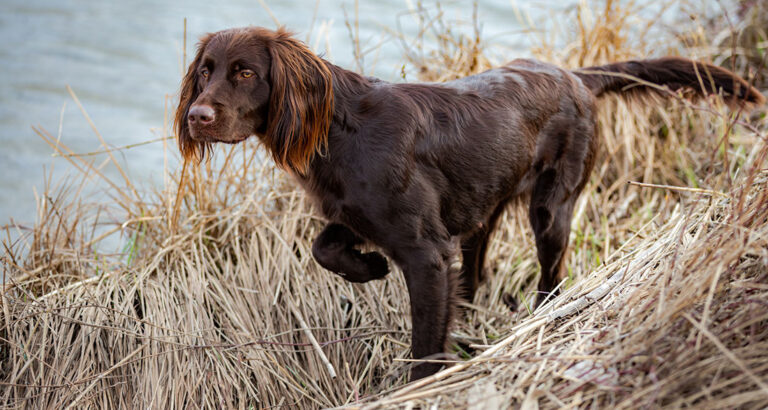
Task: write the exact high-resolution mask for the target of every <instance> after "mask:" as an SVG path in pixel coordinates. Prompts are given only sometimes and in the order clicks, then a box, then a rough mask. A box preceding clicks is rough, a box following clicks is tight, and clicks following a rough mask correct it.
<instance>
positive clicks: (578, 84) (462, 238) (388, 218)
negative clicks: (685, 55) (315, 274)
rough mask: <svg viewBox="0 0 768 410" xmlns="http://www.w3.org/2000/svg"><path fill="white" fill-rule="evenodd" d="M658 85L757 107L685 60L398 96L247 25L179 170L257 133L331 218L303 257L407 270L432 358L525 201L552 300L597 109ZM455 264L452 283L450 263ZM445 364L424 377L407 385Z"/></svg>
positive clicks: (485, 78) (381, 272)
mask: <svg viewBox="0 0 768 410" xmlns="http://www.w3.org/2000/svg"><path fill="white" fill-rule="evenodd" d="M634 78H636V79H639V80H641V81H640V82H638V81H636V80H635V79H634ZM652 84H659V85H666V86H668V87H669V88H670V89H672V90H686V91H689V92H690V93H692V94H694V95H704V94H711V93H718V92H719V93H722V94H723V95H724V96H725V97H726V98H728V99H729V100H730V101H731V102H734V103H738V102H748V103H762V102H763V101H764V98H763V96H762V95H761V94H760V93H759V92H758V91H757V90H755V89H754V88H752V87H750V86H749V84H747V83H746V82H745V81H744V80H742V79H741V78H739V77H737V76H736V75H734V74H732V73H731V72H729V71H727V70H725V69H723V68H720V67H715V66H712V65H708V64H704V63H699V62H694V61H691V60H686V59H682V58H661V59H656V60H643V61H629V62H623V63H617V64H610V65H606V66H600V67H592V68H589V69H584V70H576V71H568V70H563V69H560V68H557V67H554V66H551V65H548V64H544V63H540V62H537V61H533V60H515V61H512V62H511V63H509V64H507V65H505V66H503V67H499V68H496V69H493V70H489V71H486V72H484V73H481V74H477V75H473V76H470V77H466V78H463V79H459V80H455V81H451V82H447V83H443V84H392V83H387V82H384V81H380V80H377V79H374V78H366V77H362V76H360V75H358V74H355V73H353V72H350V71H346V70H344V69H342V68H340V67H337V66H335V65H333V64H331V63H329V62H327V61H325V60H323V59H321V58H319V57H318V56H316V55H315V54H314V53H312V52H311V51H310V50H309V49H308V48H307V46H305V45H304V44H302V43H301V42H300V41H298V40H296V39H294V38H293V37H291V34H290V33H288V32H286V31H284V30H282V29H280V30H278V31H271V30H267V29H264V28H257V27H249V28H239V29H231V30H225V31H220V32H218V33H213V34H208V35H206V36H205V37H203V38H202V40H201V42H200V44H199V47H198V50H197V55H196V56H195V59H194V61H193V62H192V63H191V64H190V66H189V71H188V72H187V74H186V75H185V77H184V79H183V82H182V86H181V98H180V102H179V107H178V111H177V113H176V122H175V127H176V132H177V135H178V138H179V146H180V148H181V151H182V153H183V155H184V156H185V157H186V158H187V159H201V158H203V157H204V156H205V154H206V152H207V151H209V150H210V148H211V144H212V143H214V142H226V143H237V142H240V141H243V140H245V139H246V138H248V137H249V136H251V135H256V136H257V137H258V138H259V139H260V140H261V141H262V142H263V143H264V145H266V147H267V149H268V150H269V151H270V152H271V154H272V156H273V158H274V160H275V161H276V162H277V164H278V165H279V166H281V167H282V168H284V169H286V170H289V171H291V172H292V173H293V174H295V175H296V176H297V178H298V179H299V180H300V182H301V183H302V185H303V186H304V188H305V189H306V190H307V191H308V192H309V193H310V194H311V195H312V196H313V197H314V198H315V199H316V201H317V204H318V206H319V207H320V209H321V210H322V212H323V214H324V215H325V216H326V217H327V218H328V219H329V220H330V221H331V223H330V224H329V225H328V226H327V227H326V228H325V229H324V230H323V232H322V233H320V235H319V236H318V238H317V239H316V241H315V243H314V245H313V249H312V251H313V255H314V257H315V259H316V260H317V262H318V263H319V264H320V265H321V266H323V267H325V268H327V269H328V270H331V271H333V272H335V273H338V274H340V275H341V276H343V277H344V278H345V279H347V280H350V281H354V282H366V281H369V280H372V279H380V278H383V277H384V276H385V275H386V274H387V273H388V271H389V269H388V265H387V261H386V259H385V258H384V257H383V256H382V255H380V254H379V253H376V252H371V253H361V252H360V251H359V250H357V249H356V248H355V247H356V245H358V244H360V243H362V242H363V241H370V242H372V243H374V244H376V245H378V246H379V247H380V248H381V249H383V251H384V252H385V253H386V254H387V256H389V258H391V259H392V260H393V261H394V262H395V263H397V264H398V266H400V267H401V268H402V270H403V273H404V274H405V279H406V283H407V285H408V292H409V296H410V300H411V317H412V324H413V333H412V350H413V356H414V357H415V358H427V357H429V356H432V355H436V354H440V353H442V352H443V351H444V346H445V343H446V339H447V335H448V328H449V325H450V322H451V312H452V309H453V299H454V295H455V294H456V292H457V289H456V288H457V287H459V286H462V287H463V290H464V292H465V295H466V297H468V298H470V299H471V298H472V296H473V295H474V293H475V290H476V289H477V286H478V284H479V283H480V281H481V280H482V268H483V260H484V257H485V251H486V247H487V245H488V237H489V235H490V233H491V231H492V230H493V228H494V226H495V224H496V221H497V219H498V217H499V215H500V214H501V212H502V210H503V209H504V206H505V204H507V203H508V202H509V201H510V200H511V199H513V198H515V197H519V196H524V197H528V198H530V222H531V226H532V227H533V231H534V233H535V235H536V247H537V251H538V258H539V262H540V264H541V280H540V283H539V290H540V291H541V292H543V293H548V292H551V291H552V290H553V289H554V287H555V285H556V283H557V279H558V275H559V273H560V271H561V270H562V268H563V260H564V253H565V250H566V248H567V244H568V234H569V230H570V225H571V217H572V211H573V206H574V203H575V202H576V198H577V197H578V195H579V193H580V192H581V190H582V188H583V187H584V185H585V184H586V182H587V178H588V176H589V173H590V171H591V169H592V166H593V164H594V162H595V153H596V151H597V145H598V138H597V137H596V135H595V121H596V119H595V111H596V110H595V104H596V100H597V99H598V98H599V97H601V96H603V95H605V94H606V93H610V92H613V93H620V94H625V93H632V94H635V95H639V96H642V95H647V94H648V93H653V92H658V91H659V90H658V89H657V88H654V87H652V86H651V85H652ZM318 152H323V153H324V154H323V155H316V154H317V153H318ZM459 245H460V248H459ZM459 252H461V254H462V257H463V267H462V271H461V278H460V283H456V282H457V280H456V278H454V277H453V275H451V274H450V273H449V271H450V269H449V264H450V261H451V259H452V258H453V257H455V256H457V255H458V253H459ZM439 366H440V365H439V364H434V363H424V364H421V365H418V366H416V367H415V368H414V369H413V372H412V378H413V379H416V378H420V377H424V376H426V375H429V374H431V373H434V372H435V371H437V370H438V369H439Z"/></svg>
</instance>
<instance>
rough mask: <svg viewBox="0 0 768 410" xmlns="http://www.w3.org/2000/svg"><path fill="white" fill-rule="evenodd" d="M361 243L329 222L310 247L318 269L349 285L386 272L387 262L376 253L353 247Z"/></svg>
mask: <svg viewBox="0 0 768 410" xmlns="http://www.w3.org/2000/svg"><path fill="white" fill-rule="evenodd" d="M361 243H363V240H362V239H361V238H360V237H358V236H357V235H355V233H354V232H352V231H351V230H350V229H349V228H347V227H346V226H344V225H341V224H336V223H332V224H329V225H328V226H326V227H325V229H323V231H322V232H320V235H318V236H317V238H316V239H315V242H314V243H313V244H312V256H314V257H315V260H316V261H317V262H318V263H319V264H320V266H322V267H324V268H325V269H328V270H329V271H331V272H333V273H336V274H338V275H339V276H341V277H343V278H344V279H346V280H348V281H350V282H357V283H364V282H368V281H370V280H374V279H381V278H383V277H385V276H387V273H389V266H388V264H387V260H386V259H385V258H384V257H383V256H381V254H379V253H378V252H369V253H362V252H360V251H359V250H357V249H355V245H359V244H361Z"/></svg>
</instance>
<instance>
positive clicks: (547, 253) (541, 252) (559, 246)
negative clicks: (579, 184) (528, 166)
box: [529, 169, 578, 304]
mask: <svg viewBox="0 0 768 410" xmlns="http://www.w3.org/2000/svg"><path fill="white" fill-rule="evenodd" d="M561 189H562V187H561V186H559V185H558V184H557V178H556V177H555V170H554V169H550V170H547V171H544V172H543V173H542V174H541V175H540V176H539V178H538V179H537V181H536V185H535V186H534V188H533V193H532V195H531V204H530V209H529V218H530V221H531V228H533V232H534V234H535V235H536V251H537V254H538V258H539V264H540V265H541V278H540V279H539V287H538V290H539V294H538V296H537V298H536V303H537V304H540V303H541V302H542V301H543V300H544V299H545V298H546V297H547V296H548V295H549V294H550V293H552V291H553V290H554V289H555V287H556V286H557V283H558V281H559V280H560V279H561V275H562V273H563V271H564V265H565V256H566V251H567V248H568V236H569V234H570V232H571V218H572V215H573V207H574V203H575V201H576V198H578V192H573V193H571V195H570V196H569V197H568V198H567V199H565V200H563V199H562V198H563V196H564V195H563V193H562V192H557V190H561Z"/></svg>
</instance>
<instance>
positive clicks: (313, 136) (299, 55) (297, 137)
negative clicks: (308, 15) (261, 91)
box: [265, 28, 333, 175]
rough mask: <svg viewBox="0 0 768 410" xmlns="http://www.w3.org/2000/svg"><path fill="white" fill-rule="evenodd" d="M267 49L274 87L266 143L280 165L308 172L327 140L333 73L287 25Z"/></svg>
mask: <svg viewBox="0 0 768 410" xmlns="http://www.w3.org/2000/svg"><path fill="white" fill-rule="evenodd" d="M268 48H269V53H270V57H271V59H272V67H271V68H270V77H271V82H272V91H271V95H270V99H269V117H268V120H267V131H266V135H265V143H266V145H267V147H268V148H269V150H270V151H271V152H272V156H273V157H274V159H275V162H276V163H277V164H278V165H279V166H281V167H283V168H286V169H289V170H292V171H294V172H298V173H299V174H301V175H303V174H305V173H306V170H307V167H308V166H309V163H310V161H311V160H312V157H313V156H314V155H315V153H316V152H318V151H319V150H321V149H322V148H323V147H324V145H325V144H326V143H327V139H328V129H329V127H330V125H331V120H332V118H333V80H332V76H331V71H330V69H329V68H328V67H327V66H326V65H325V63H324V62H323V60H321V59H320V58H319V57H317V56H316V55H315V54H314V53H313V52H312V51H311V50H310V49H309V48H308V47H307V46H306V45H304V44H303V43H302V42H300V41H299V40H296V39H294V38H293V37H291V33H289V32H288V31H286V30H284V29H283V28H280V29H278V30H277V32H276V33H275V34H274V37H273V38H271V39H270V41H269V43H268Z"/></svg>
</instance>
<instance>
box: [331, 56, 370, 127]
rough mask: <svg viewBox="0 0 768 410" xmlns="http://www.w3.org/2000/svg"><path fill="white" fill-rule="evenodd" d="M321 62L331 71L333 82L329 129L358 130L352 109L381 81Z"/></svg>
mask: <svg viewBox="0 0 768 410" xmlns="http://www.w3.org/2000/svg"><path fill="white" fill-rule="evenodd" d="M323 62H324V63H325V64H326V66H327V67H328V69H329V70H330V71H331V77H332V81H333V100H334V103H333V105H334V107H333V123H332V124H331V128H334V127H342V128H343V129H347V130H348V129H350V128H352V129H356V128H358V125H357V123H356V121H355V118H354V110H353V107H354V106H355V105H356V103H357V101H358V100H359V98H360V97H361V96H362V95H364V94H366V93H367V92H369V91H370V90H371V89H372V88H373V87H374V86H375V84H376V83H378V82H380V81H381V80H379V79H377V78H373V77H364V76H362V75H360V74H358V73H355V72H353V71H349V70H346V69H344V68H341V67H339V66H337V65H335V64H332V63H329V62H328V61H325V60H323ZM331 134H333V129H331Z"/></svg>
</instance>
